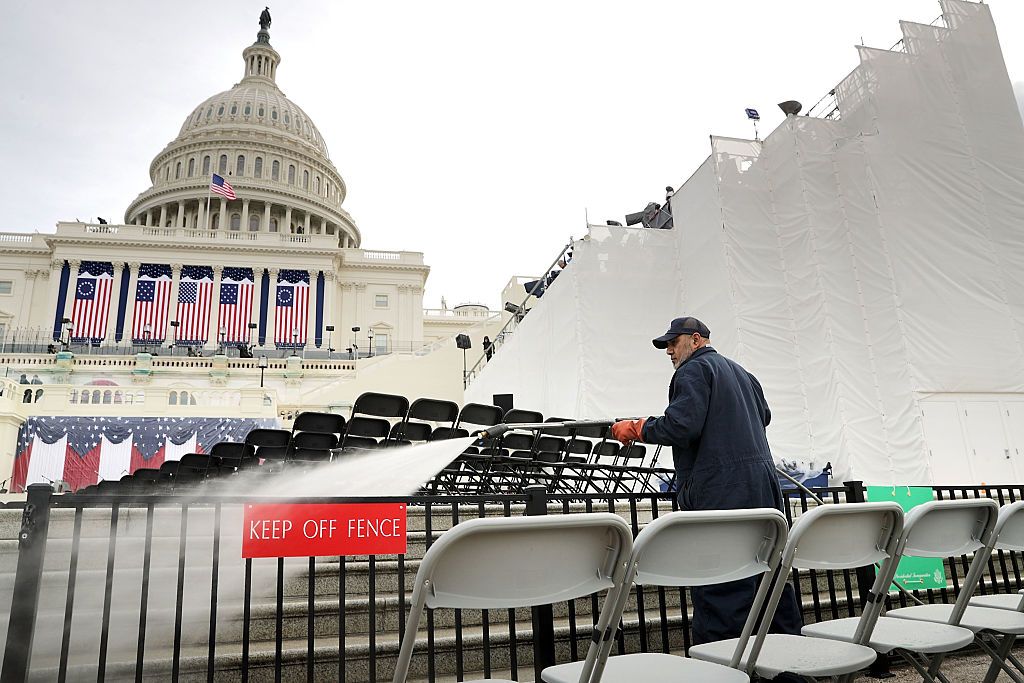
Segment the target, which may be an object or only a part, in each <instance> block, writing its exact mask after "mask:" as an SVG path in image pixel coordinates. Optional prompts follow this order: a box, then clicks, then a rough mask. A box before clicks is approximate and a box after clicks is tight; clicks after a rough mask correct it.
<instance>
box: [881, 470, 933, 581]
mask: <svg viewBox="0 0 1024 683" xmlns="http://www.w3.org/2000/svg"><path fill="white" fill-rule="evenodd" d="M864 490H865V491H866V492H867V499H868V500H870V501H871V502H872V503H876V502H878V501H882V500H894V501H896V502H897V503H899V505H900V507H901V508H903V512H907V511H909V510H911V509H912V508H914V507H916V506H918V505H920V504H921V503H927V502H929V501H931V500H933V497H932V488H931V487H930V486H896V487H892V486H865V487H864ZM895 578H896V581H898V582H899V583H900V585H901V586H903V587H904V588H906V589H907V590H910V591H912V590H924V589H927V588H945V587H946V570H945V567H943V565H942V558H939V557H903V558H900V564H899V567H897V569H896V577H895Z"/></svg>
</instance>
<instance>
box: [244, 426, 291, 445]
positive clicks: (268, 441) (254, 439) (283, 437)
mask: <svg viewBox="0 0 1024 683" xmlns="http://www.w3.org/2000/svg"><path fill="white" fill-rule="evenodd" d="M291 438H292V434H291V432H289V431H288V430H287V429H253V430H251V431H250V432H249V433H248V434H246V435H245V443H247V444H248V445H250V446H255V447H256V448H265V447H267V448H284V447H285V446H287V445H288V442H289V441H290V440H291Z"/></svg>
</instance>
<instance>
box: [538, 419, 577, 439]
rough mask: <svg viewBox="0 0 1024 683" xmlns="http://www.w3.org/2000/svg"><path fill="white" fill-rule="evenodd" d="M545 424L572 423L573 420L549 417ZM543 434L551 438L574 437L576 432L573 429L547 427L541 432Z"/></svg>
mask: <svg viewBox="0 0 1024 683" xmlns="http://www.w3.org/2000/svg"><path fill="white" fill-rule="evenodd" d="M544 421H545V422H572V419H571V418H568V417H549V418H548V419H546V420H544ZM540 431H541V434H548V435H550V436H572V435H573V434H574V433H575V430H574V429H573V428H572V427H545V428H544V429H542V430H540Z"/></svg>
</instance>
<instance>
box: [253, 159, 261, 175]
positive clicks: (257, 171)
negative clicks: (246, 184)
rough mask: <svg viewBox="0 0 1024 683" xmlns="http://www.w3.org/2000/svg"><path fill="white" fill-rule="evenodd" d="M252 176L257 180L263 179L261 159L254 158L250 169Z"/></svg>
mask: <svg viewBox="0 0 1024 683" xmlns="http://www.w3.org/2000/svg"><path fill="white" fill-rule="evenodd" d="M252 174H253V175H254V176H255V177H257V178H262V177H263V157H256V161H255V163H254V164H253V168H252Z"/></svg>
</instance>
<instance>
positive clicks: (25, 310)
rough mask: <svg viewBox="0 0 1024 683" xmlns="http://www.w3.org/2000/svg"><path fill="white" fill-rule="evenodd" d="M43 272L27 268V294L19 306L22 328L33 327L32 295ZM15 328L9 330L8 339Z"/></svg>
mask: <svg viewBox="0 0 1024 683" xmlns="http://www.w3.org/2000/svg"><path fill="white" fill-rule="evenodd" d="M40 274H41V272H40V271H38V270H35V269H31V268H29V269H26V270H25V294H24V295H23V296H22V297H21V303H20V304H19V306H18V318H17V326H18V327H21V328H25V329H27V328H29V327H32V324H31V321H30V320H29V318H30V317H31V316H32V311H33V310H34V307H33V306H32V296H33V295H34V294H35V293H36V278H37V277H39V275H40ZM11 332H13V330H7V337H8V340H9V339H10V335H11Z"/></svg>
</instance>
